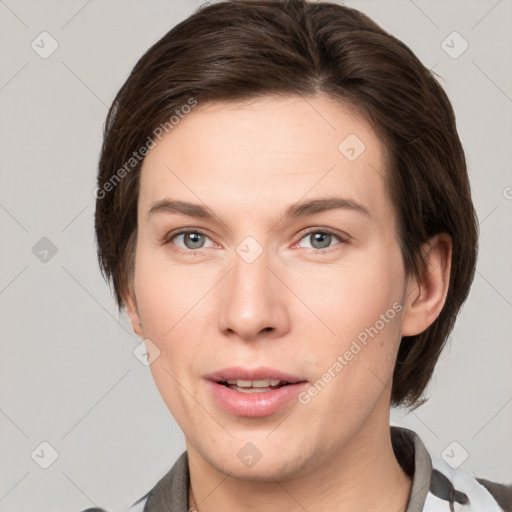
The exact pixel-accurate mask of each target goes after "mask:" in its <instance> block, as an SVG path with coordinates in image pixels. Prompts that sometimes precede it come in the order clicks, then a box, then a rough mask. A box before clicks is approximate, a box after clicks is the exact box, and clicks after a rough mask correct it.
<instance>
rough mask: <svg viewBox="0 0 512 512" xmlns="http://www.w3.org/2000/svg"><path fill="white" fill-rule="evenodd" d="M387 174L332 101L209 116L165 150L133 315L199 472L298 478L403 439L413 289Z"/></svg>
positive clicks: (171, 137) (148, 171)
mask: <svg viewBox="0 0 512 512" xmlns="http://www.w3.org/2000/svg"><path fill="white" fill-rule="evenodd" d="M385 172H386V170H385V160H384V147H383V145H382V143H381V141H380V140H379V138H378V137H377V135H376V134H375V132H374V131H373V130H372V128H371V127H370V126H369V125H368V124H367V123H366V122H365V121H364V120H363V118H362V117H360V116H359V115H358V114H357V113H355V112H354V111H351V110H349V109H348V108H344V107H343V106H341V105H340V104H338V103H334V102H333V101H332V100H330V99H328V98H326V97H324V96H315V97H309V98H307V100H306V99H304V98H300V97H298V96H288V97H285V98H276V97H267V98H263V99H258V100H254V101H251V102H247V103H245V104H234V103H212V104H208V105H203V106H201V105H199V106H198V107H196V108H195V109H194V110H193V111H192V112H191V113H190V114H188V115H187V116H186V117H185V118H184V119H182V120H181V121H180V123H179V125H177V126H175V127H174V129H173V130H172V131H171V132H170V133H169V134H167V135H166V136H165V137H164V138H162V140H161V141H160V142H158V143H157V144H156V146H155V147H154V148H153V149H151V150H150V152H149V154H148V155H147V157H146V158H145V160H144V163H143V167H142V172H141V181H140V196H139V205H138V236H137V246H136V263H135V273H134V279H133V291H134V295H133V296H131V297H128V300H127V302H128V310H129V313H130V317H131V319H132V322H133V325H134V329H135V330H136V332H137V333H138V334H139V335H140V336H141V337H143V338H144V339H146V344H147V346H148V348H149V349H150V350H153V349H154V347H155V346H156V347H157V349H158V351H159V356H158V357H157V358H156V359H155V360H154V362H153V363H152V364H151V366H150V368H151V371H152V374H153V377H154V379H155V383H156V385H157V387H158V389H159V391H160V393H161V395H162V397H163V400H164V401H165V403H166V404H167V406H168V408H169V410H170V411H171V413H172V414H173V416H174V418H175V419H176V421H177V422H178V423H179V425H180V427H181V428H182V430H183V432H184V434H185V437H186V442H187V449H188V450H189V456H194V457H199V458H201V460H203V461H206V462H207V463H208V464H209V465H210V466H211V467H213V468H216V469H217V470H220V471H222V472H223V473H226V474H227V473H231V474H232V476H234V477H239V478H242V479H255V480H258V479H260V480H266V479H269V478H270V476H269V474H271V475H273V477H274V478H281V479H285V478H289V477H291V476H292V475H300V474H302V473H304V472H305V471H307V470H311V469H312V468H315V467H318V466H319V465H320V464H323V463H325V461H326V460H328V459H329V458H333V457H336V456H339V455H340V454H342V453H344V454H345V455H347V454H348V453H349V452H348V448H347V447H349V446H351V447H355V448H353V451H354V453H355V452H356V451H357V449H361V447H363V446H365V443H367V442H368V440H369V439H371V437H372V435H373V433H375V431H376V430H377V429H382V428H388V425H389V416H388V414H389V403H390V389H391V378H392V373H393V368H394V363H395V359H396V354H397V351H398V346H399V343H400V339H401V333H402V322H403V316H404V311H405V310H403V309H402V301H403V300H404V297H405V294H406V288H407V282H406V277H405V272H404V266H403V261H402V257H401V253H400V249H399V244H398V239H397V231H396V221H395V216H394V212H393V209H392V205H391V204H390V200H389V196H388V192H387V190H386V186H385V182H384V175H385ZM185 203H191V204H192V206H191V205H187V204H185ZM139 322H140V324H141V325H140V326H139ZM357 447H359V448H357Z"/></svg>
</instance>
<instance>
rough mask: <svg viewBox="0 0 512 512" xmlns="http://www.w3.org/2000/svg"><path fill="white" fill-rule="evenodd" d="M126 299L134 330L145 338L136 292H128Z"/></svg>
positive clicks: (140, 336)
mask: <svg viewBox="0 0 512 512" xmlns="http://www.w3.org/2000/svg"><path fill="white" fill-rule="evenodd" d="M124 301H125V304H126V311H127V313H128V317H129V318H130V322H131V324H132V329H133V332H134V333H135V334H136V335H137V336H138V337H139V338H141V339H144V335H143V333H142V322H141V320H140V316H139V308H138V306H137V298H136V297H135V293H133V292H132V291H131V290H130V291H129V292H127V293H126V294H125V296H124Z"/></svg>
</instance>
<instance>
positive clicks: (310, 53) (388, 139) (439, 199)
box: [95, 0, 478, 407]
mask: <svg viewBox="0 0 512 512" xmlns="http://www.w3.org/2000/svg"><path fill="white" fill-rule="evenodd" d="M317 93H322V94H325V95H327V96H329V97H331V98H333V99H336V100H341V101H343V102H345V103H346V104H348V105H352V106H354V107H355V108H356V109H357V110H358V112H359V113H360V114H361V115H363V116H364V117H365V118H366V119H367V120H368V121H369V122H370V123H371V125H372V126H373V127H374V129H375V131H376V133H378V135H379V136H380V138H381V139H382V140H383V142H384V144H385V146H386V148H387V151H388V152H389V155H390V158H389V168H388V169H387V175H386V178H387V181H388V183H387V184H388V189H389V193H390V196H391V200H392V203H393V205H394V208H395V211H396V214H397V219H398V220H397V223H398V225H397V231H398V234H399V239H400V245H401V251H402V254H403V259H404V265H405V269H406V272H407V273H408V274H409V275H411V274H413V275H419V272H420V271H421V269H422V260H421V245H422V244H424V243H425V242H427V241H428V240H429V239H430V238H431V237H432V236H434V235H436V234H438V233H447V234H449V235H450V236H451V238H452V241H453V254H452V269H451V276H450V283H449V290H448V294H447V298H446V303H445V305H444V308H443V310H442V311H441V313H440V315H439V316H438V318H437V319H436V320H435V321H434V322H433V324H432V325H431V326H430V327H429V328H428V329H426V330H425V331H424V332H423V333H421V334H419V335H417V336H411V337H409V338H406V337H404V338H403V339H402V341H401V345H400V349H399V352H398V357H397V361H396V366H395V370H394V376H393V387H392V396H391V403H392V405H400V404H403V405H407V406H410V407H413V406H414V407H417V406H418V405H420V404H421V403H423V402H424V401H425V400H424V399H423V400H422V399H421V397H422V395H423V393H424V391H425V388H426V386H427V384H428V382H429V380H430V378H431V376H432V373H433V370H434V367H435V364H436V362H437V359H438V357H439V354H440V353H441V351H442V349H443V347H444V345H445V343H446V341H447V339H448V336H449V334H450V332H451V330H452V328H453V325H454V323H455V319H456V316H457V313H458V311H459V308H460V307H461V305H462V303H463V302H464V300H465V299H466V297H467V294H468V293H469V288H470V285H471V282H472V279H473V275H474V271H475V264H476V253H477V236H478V223H477V221H476V215H475V212H474V208H473V204H472V201H471V193H470V186H469V181H468V175H467V170H466V163H465V157H464V152H463V149H462V146H461V143H460V140H459V137H458V134H457V130H456V125H455V116H454V113H453V110H452V107H451V105H450V102H449V100H448V98H447V96H446V94H445V92H444V91H443V89H442V88H441V86H440V85H439V84H438V82H437V81H436V80H435V78H434V77H433V75H432V73H431V72H430V71H429V70H428V69H427V68H425V67H424V66H423V65H422V64H421V62H420V61H419V60H418V58H417V57H416V56H415V55H414V54H413V53H412V51H411V50H410V49H409V48H408V47H407V46H406V45H405V44H403V43H402V42H401V41H399V40H398V39H396V38H395V37H393V36H392V35H390V34H388V33H387V32H385V31H384V30H383V29H382V28H380V27H379V26H378V25H377V24H376V23H374V22H373V21H372V20H371V19H369V18H368V17H367V16H365V15H364V14H362V13H360V12H358V11H357V10H354V9H351V8H348V7H345V6H342V5H338V4H334V3H328V2H316V3H310V2H307V1H305V0H228V1H224V2H220V3H215V4H211V5H204V6H202V7H201V8H200V9H198V10H197V11H196V12H195V13H194V14H192V15H191V16H190V17H189V18H187V19H186V20H184V21H183V22H181V23H179V24H178V25H176V26H175V27H174V28H173V29H172V30H170V31H169V32H168V33H167V34H166V35H165V36H163V37H162V38H161V39H160V40H159V41H158V42H157V43H156V44H154V45H153V46H152V47H151V48H150V49H149V50H148V51H147V52H146V53H145V54H144V55H143V56H142V57H141V58H140V60H139V61H138V62H137V64H136V65H135V67H134V68H133V70H132V72H131V74H130V76H129V77H128V79H127V80H126V82H125V83H124V85H123V86H122V87H121V89H120V90H119V92H118V94H117V96H116V97H115V99H114V102H113V104H112V106H111V108H110V111H109V113H108V115H107V119H106V123H105V129H104V141H103V147H102V150H101V157H100V162H99V173H98V188H97V191H96V197H97V202H96V217H95V222H96V236H97V242H98V257H99V262H100V266H101V269H102V272H103V274H104V276H105V277H106V279H107V280H109V282H111V283H112V284H113V287H114V290H115V294H116V299H117V303H118V306H119V308H120V309H121V308H122V307H123V305H124V302H123V295H124V293H125V292H126V291H127V290H128V289H129V283H130V280H131V278H132V275H133V270H134V253H135V244H136V238H137V201H138V187H139V176H140V168H141V164H142V161H143V156H144V154H145V151H144V150H143V149H144V147H145V146H146V148H147V147H149V141H150V140H151V136H152V135H155V133H157V130H158V129H159V128H158V127H159V126H161V125H163V126H166V127H167V128H166V131H169V130H170V129H172V122H170V120H171V118H172V117H173V116H177V115H179V116H180V117H181V114H180V113H182V112H186V110H185V105H192V104H193V102H196V104H197V102H199V103H203V102H206V101H216V100H221V101H224V100H231V101H235V100H245V99H251V98H255V97H257V96H263V95H272V94H301V95H313V94H317Z"/></svg>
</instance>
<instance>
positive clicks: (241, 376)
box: [205, 366, 305, 384]
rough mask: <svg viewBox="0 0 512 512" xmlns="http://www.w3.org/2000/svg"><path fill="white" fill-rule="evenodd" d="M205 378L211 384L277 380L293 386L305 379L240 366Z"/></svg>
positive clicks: (265, 369) (272, 370)
mask: <svg viewBox="0 0 512 512" xmlns="http://www.w3.org/2000/svg"><path fill="white" fill-rule="evenodd" d="M205 378H206V379H208V380H211V381H213V382H224V381H226V380H230V379H238V380H265V379H275V380H277V379H279V380H280V381H284V382H289V383H291V384H295V383H296V382H304V381H305V379H302V378H300V377H297V376H296V375H292V374H290V373H285V372H282V371H281V370H276V369H275V368H269V367H265V366H260V367H258V368H243V367H241V366H234V367H231V368H224V369H222V370H218V371H215V372H212V373H209V374H208V375H205Z"/></svg>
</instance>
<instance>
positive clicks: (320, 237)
mask: <svg viewBox="0 0 512 512" xmlns="http://www.w3.org/2000/svg"><path fill="white" fill-rule="evenodd" d="M313 240H314V242H320V247H318V246H315V243H312V244H311V245H312V246H313V247H314V248H315V249H323V248H325V247H329V244H330V242H331V235H329V234H328V233H314V234H313Z"/></svg>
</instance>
